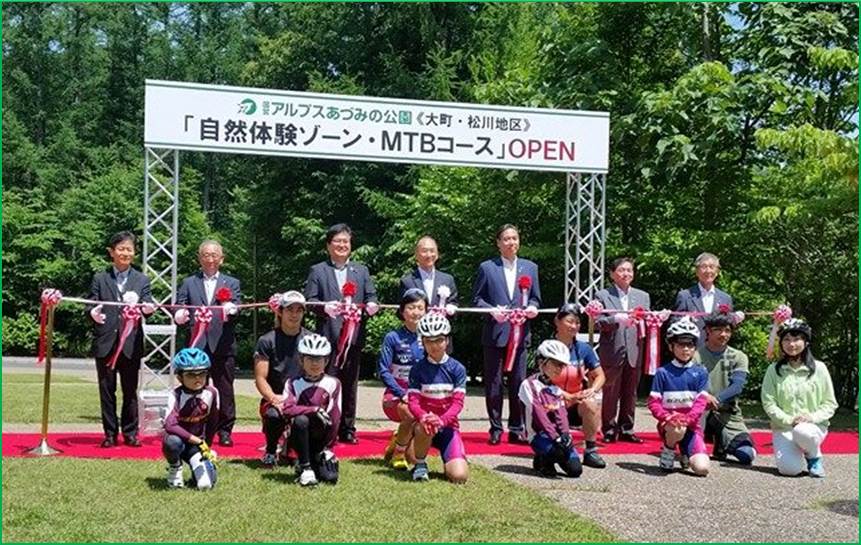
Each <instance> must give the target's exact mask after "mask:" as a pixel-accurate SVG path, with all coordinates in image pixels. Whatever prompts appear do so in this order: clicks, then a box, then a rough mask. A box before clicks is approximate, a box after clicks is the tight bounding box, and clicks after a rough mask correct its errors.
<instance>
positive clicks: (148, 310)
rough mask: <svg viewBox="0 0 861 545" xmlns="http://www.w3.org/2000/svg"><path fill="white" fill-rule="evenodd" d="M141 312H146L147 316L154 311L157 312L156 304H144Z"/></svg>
mask: <svg viewBox="0 0 861 545" xmlns="http://www.w3.org/2000/svg"><path fill="white" fill-rule="evenodd" d="M141 312H143V313H144V314H146V315H147V316H149V315H150V314H152V313H153V312H155V305H154V304H152V303H144V304H143V305H142V306H141Z"/></svg>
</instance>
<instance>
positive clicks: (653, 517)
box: [470, 455, 858, 543]
mask: <svg viewBox="0 0 861 545" xmlns="http://www.w3.org/2000/svg"><path fill="white" fill-rule="evenodd" d="M606 459H607V462H608V465H607V468H605V469H591V468H588V467H587V468H584V471H583V475H582V476H581V477H580V478H579V479H568V478H564V479H563V478H557V479H545V478H542V477H538V476H535V475H534V473H533V471H532V462H531V458H527V457H523V458H520V457H511V456H475V457H472V458H471V459H470V460H471V461H472V462H473V463H478V464H481V465H483V466H486V467H489V468H491V469H494V470H496V471H498V472H500V473H501V474H502V475H504V476H505V477H507V478H509V479H511V480H513V481H515V482H517V483H519V484H522V485H525V486H527V487H529V488H531V489H533V490H535V491H537V492H539V493H541V494H544V495H546V496H548V497H550V498H552V499H554V500H555V501H557V502H558V503H560V504H561V505H563V506H564V507H566V508H568V509H570V510H571V511H574V512H576V513H579V514H582V515H584V516H586V517H588V518H590V519H592V520H594V521H595V522H597V523H598V524H600V525H602V526H603V527H605V528H607V529H609V530H610V531H611V532H613V533H614V534H616V536H617V537H619V538H620V539H624V540H630V541H659V542H678V543H682V542H704V541H718V542H758V541H759V542H774V541H778V542H798V541H804V542H811V541H815V542H835V541H840V542H854V543H857V542H858V456H857V455H843V456H829V457H827V458H826V460H825V467H826V470H827V472H828V476H827V477H826V478H825V479H814V478H812V477H807V476H803V477H797V478H789V477H781V476H779V475H777V473H776V471H775V470H774V458H773V457H772V456H763V457H760V458H759V459H758V460H757V461H756V465H755V466H754V467H752V468H743V467H740V466H737V465H733V464H729V463H715V462H713V465H712V471H711V473H710V474H709V476H708V477H705V478H701V477H695V476H693V475H690V474H685V473H681V472H676V473H671V474H665V473H663V471H661V470H660V469H659V468H658V467H657V458H656V457H653V456H648V455H625V456H621V455H619V456H607V457H606Z"/></svg>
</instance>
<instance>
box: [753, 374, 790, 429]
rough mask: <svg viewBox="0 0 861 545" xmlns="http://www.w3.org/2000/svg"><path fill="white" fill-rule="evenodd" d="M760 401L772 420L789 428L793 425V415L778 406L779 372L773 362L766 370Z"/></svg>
mask: <svg viewBox="0 0 861 545" xmlns="http://www.w3.org/2000/svg"><path fill="white" fill-rule="evenodd" d="M760 401H761V402H762V409H763V410H764V411H765V414H767V415H768V417H769V418H770V419H771V420H772V422H775V423H777V424H779V425H781V426H784V427H787V428H789V427H792V420H793V416H791V415H789V414H788V413H786V412H785V411H784V410H783V409H781V408H780V407H778V406H777V373H776V372H775V370H774V364H771V365H770V366H769V367H768V369H767V370H766V371H765V376H764V377H763V379H762V389H761V390H760Z"/></svg>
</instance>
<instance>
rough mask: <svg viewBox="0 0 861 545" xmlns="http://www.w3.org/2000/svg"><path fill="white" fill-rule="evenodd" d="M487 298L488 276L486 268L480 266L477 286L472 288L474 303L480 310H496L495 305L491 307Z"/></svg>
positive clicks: (476, 281) (476, 279)
mask: <svg viewBox="0 0 861 545" xmlns="http://www.w3.org/2000/svg"><path fill="white" fill-rule="evenodd" d="M487 297H488V295H487V274H486V273H485V270H484V266H483V265H479V267H478V275H477V276H476V278H475V285H473V287H472V303H473V304H474V305H475V306H477V307H479V308H494V307H495V305H491V304H490V303H489V302H488V301H487V299H486V298H487Z"/></svg>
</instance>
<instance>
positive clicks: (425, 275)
mask: <svg viewBox="0 0 861 545" xmlns="http://www.w3.org/2000/svg"><path fill="white" fill-rule="evenodd" d="M434 275H436V268H432V269H431V270H430V272H428V271H426V270H424V269H422V268H421V267H419V276H420V277H421V279H422V287H423V289H424V290H425V295H427V296H428V301H430V300H431V299H433V281H434Z"/></svg>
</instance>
